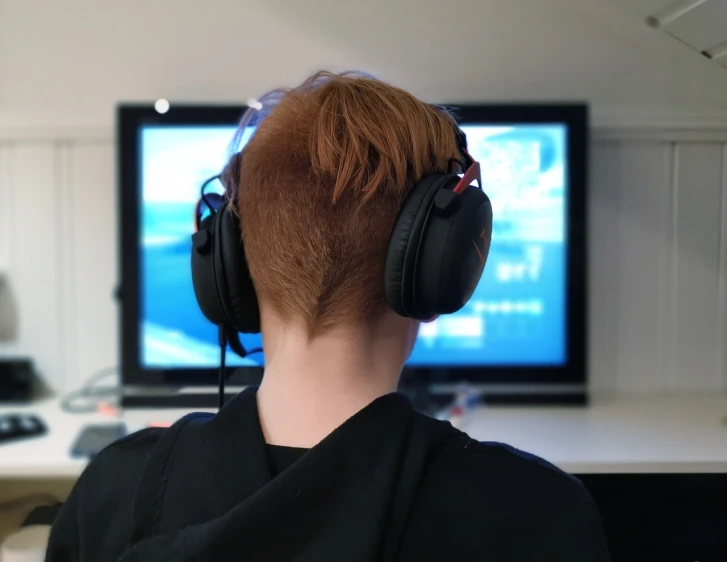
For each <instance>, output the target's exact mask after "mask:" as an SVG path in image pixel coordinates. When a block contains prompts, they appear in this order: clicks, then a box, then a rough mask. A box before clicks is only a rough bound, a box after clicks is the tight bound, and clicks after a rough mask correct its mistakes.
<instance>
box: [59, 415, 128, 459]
mask: <svg viewBox="0 0 727 562" xmlns="http://www.w3.org/2000/svg"><path fill="white" fill-rule="evenodd" d="M126 433H127V430H126V424H123V423H112V424H98V425H87V426H84V427H83V428H82V429H81V432H80V434H79V435H78V437H77V438H76V442H75V443H74V444H73V446H72V447H71V456H72V457H76V458H93V457H95V456H96V455H97V454H98V453H100V452H101V451H102V450H103V449H105V448H106V447H107V446H108V445H111V443H113V442H114V441H116V440H117V439H121V438H122V437H124V436H125V435H126Z"/></svg>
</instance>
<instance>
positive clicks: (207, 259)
mask: <svg viewBox="0 0 727 562" xmlns="http://www.w3.org/2000/svg"><path fill="white" fill-rule="evenodd" d="M217 218H218V215H217V214H213V215H210V216H209V217H207V218H205V219H204V220H202V222H201V223H200V225H199V229H198V231H197V232H195V233H194V234H193V235H192V260H191V261H192V285H193V286H194V295H195V297H196V298H197V304H198V305H199V308H200V310H201V311H202V314H204V315H205V317H206V318H207V320H209V321H210V322H212V323H213V324H216V325H220V324H224V323H225V322H226V316H225V310H224V308H223V306H222V301H221V300H220V297H219V292H218V289H217V281H216V279H215V277H216V275H215V265H214V259H215V258H214V246H215V244H216V241H215V236H214V232H215V229H216V226H215V222H216V220H217Z"/></svg>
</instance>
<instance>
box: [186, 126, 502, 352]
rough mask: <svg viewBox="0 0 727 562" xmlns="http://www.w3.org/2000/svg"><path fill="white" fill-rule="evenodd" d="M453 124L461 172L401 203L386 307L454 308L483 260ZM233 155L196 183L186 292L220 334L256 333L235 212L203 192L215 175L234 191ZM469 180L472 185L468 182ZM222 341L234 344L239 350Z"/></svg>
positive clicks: (476, 170) (476, 176)
mask: <svg viewBox="0 0 727 562" xmlns="http://www.w3.org/2000/svg"><path fill="white" fill-rule="evenodd" d="M455 131H456V134H457V143H458V146H459V150H460V154H461V156H462V160H457V159H453V160H452V161H450V168H451V165H452V164H453V163H456V164H458V165H459V167H460V169H461V170H462V171H464V175H463V176H462V177H461V178H460V176H459V175H457V174H456V173H454V172H451V173H438V174H429V175H427V176H425V177H423V178H422V179H421V180H419V181H418V182H417V183H416V184H415V185H414V187H413V188H412V190H411V192H410V193H409V195H408V196H407V198H406V200H405V202H404V205H403V206H402V209H401V211H400V213H399V217H398V218H397V221H396V225H395V226H394V230H393V233H392V235H391V239H390V241H389V248H388V253H387V256H386V265H385V268H384V272H383V278H382V282H383V283H384V289H385V294H386V300H387V301H388V304H389V306H390V307H391V308H392V309H393V310H394V312H396V313H397V314H399V315H401V316H405V317H408V318H415V319H419V320H428V319H430V318H433V317H435V316H437V315H439V314H450V313H452V312H456V311H458V310H459V309H461V308H462V307H463V306H464V305H465V304H466V303H467V301H468V300H469V299H470V297H471V296H472V293H473V292H474V290H475V288H476V287H477V283H478V282H479V280H480V277H481V276H482V272H483V270H484V268H485V263H486V261H487V255H488V253H489V249H490V239H491V236H492V205H491V203H490V199H489V198H488V197H487V195H486V194H485V192H484V191H483V190H482V180H481V178H480V165H479V163H478V162H475V161H474V160H473V158H472V157H471V156H470V155H469V153H468V152H467V139H466V137H465V135H464V133H463V132H462V131H461V130H460V129H459V128H455ZM240 160H241V153H237V154H235V155H234V156H233V157H232V159H231V161H230V164H229V165H228V168H227V169H226V172H225V173H224V174H223V177H220V176H215V177H214V178H210V180H208V181H207V182H205V184H204V185H203V187H202V199H201V200H200V202H199V204H198V205H197V211H196V216H195V219H196V226H197V232H196V233H195V234H193V235H192V280H193V283H194V292H195V295H196V297H197V302H198V303H199V307H200V308H201V309H202V312H203V313H204V315H205V316H206V317H207V319H208V320H210V322H212V323H213V324H216V325H217V326H218V327H220V329H221V333H223V332H224V331H225V329H227V331H228V332H229V331H230V330H233V331H234V332H238V333H258V332H260V309H259V305H258V300H257V296H256V294H255V288H254V287H253V283H252V279H251V278H250V272H249V270H248V266H247V260H246V258H245V247H244V244H243V240H242V234H241V225H240V220H239V217H238V215H237V213H236V212H235V211H234V210H231V209H230V203H226V202H225V200H224V199H223V197H222V196H220V195H216V194H205V193H204V189H205V187H206V185H207V184H208V183H210V182H212V181H213V180H216V179H221V180H222V181H223V183H226V184H228V185H226V186H225V187H232V188H233V189H228V190H227V192H228V193H234V189H237V186H238V185H239V179H240ZM473 181H477V183H478V186H477V187H474V186H472V185H470V184H471V183H472V182H473ZM232 204H233V205H234V203H232ZM206 210H207V211H208V214H207V216H205V211H206ZM221 337H222V336H221ZM237 341H238V342H239V338H238V340H237ZM230 343H231V346H232V348H233V350H234V351H236V352H237V353H241V352H242V353H245V352H244V348H242V349H241V350H238V349H236V347H237V346H236V345H233V342H230ZM221 344H224V342H221Z"/></svg>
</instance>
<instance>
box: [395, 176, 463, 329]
mask: <svg viewBox="0 0 727 562" xmlns="http://www.w3.org/2000/svg"><path fill="white" fill-rule="evenodd" d="M458 180H459V178H458V177H457V176H453V175H447V174H430V175H428V176H424V177H423V178H422V179H421V180H420V181H418V182H417V183H416V184H415V185H414V187H413V188H412V190H411V192H410V193H409V195H408V196H407V198H406V200H405V201H404V205H403V207H402V209H401V211H400V212H399V217H398V218H397V220H396V224H395V225H394V230H393V232H392V234H391V238H390V240H389V248H388V251H387V254H386V265H385V267H384V291H385V295H386V300H387V302H388V304H389V306H390V307H391V308H392V310H393V311H394V312H396V313H397V314H399V315H400V316H405V317H408V318H419V319H421V320H426V319H427V318H430V317H431V316H421V315H420V314H419V313H418V310H417V307H416V302H415V301H416V291H417V286H416V277H417V276H416V271H417V262H418V260H419V248H420V245H421V242H422V234H423V233H424V232H425V231H426V223H427V218H428V216H429V213H430V210H431V207H432V202H433V201H434V196H435V195H436V194H437V192H438V191H439V189H441V188H443V187H446V186H448V185H449V183H450V182H453V183H454V185H456V182H457V181H458Z"/></svg>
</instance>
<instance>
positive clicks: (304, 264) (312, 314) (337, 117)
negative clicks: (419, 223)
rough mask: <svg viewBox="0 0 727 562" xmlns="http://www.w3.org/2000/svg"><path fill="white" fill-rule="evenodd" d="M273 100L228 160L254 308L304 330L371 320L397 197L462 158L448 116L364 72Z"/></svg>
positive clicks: (313, 83)
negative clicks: (234, 175) (235, 172)
mask: <svg viewBox="0 0 727 562" xmlns="http://www.w3.org/2000/svg"><path fill="white" fill-rule="evenodd" d="M278 97H279V101H277V103H276V104H275V106H274V107H273V108H272V109H271V110H270V111H269V114H267V115H265V116H264V118H263V119H261V120H259V124H258V127H257V130H256V132H255V134H254V136H253V137H252V138H251V139H250V141H249V142H248V144H247V145H246V146H245V149H244V151H243V153H242V156H241V157H240V158H241V162H236V164H237V165H239V166H240V167H241V170H242V173H241V174H240V175H239V176H238V177H239V178H240V181H239V185H238V186H237V187H238V190H239V191H238V195H237V201H238V209H237V210H238V212H239V215H240V219H241V222H242V232H243V238H244V240H245V252H246V255H247V260H248V264H249V267H250V274H251V277H252V279H253V282H254V284H255V288H256V292H257V294H258V296H259V299H260V302H261V305H262V306H270V307H271V308H272V310H273V311H274V312H275V313H276V314H277V315H278V316H280V317H281V318H282V319H283V320H284V321H289V320H295V321H302V322H304V324H305V325H306V326H307V329H308V332H309V334H310V335H311V336H313V335H315V334H317V333H321V332H324V331H326V330H328V329H330V328H331V327H333V326H337V325H341V324H346V323H351V322H358V321H367V320H371V319H373V318H375V317H377V316H378V315H380V314H381V313H382V312H383V311H385V310H386V306H387V305H386V299H385V296H384V281H383V269H384V264H385V260H386V252H387V247H388V242H389V238H390V236H391V233H392V230H393V227H394V224H395V221H396V218H397V215H398V213H399V210H400V208H401V205H402V203H403V201H404V199H405V197H406V196H407V194H408V193H409V191H410V190H411V188H412V186H413V185H414V183H415V182H416V181H417V180H419V179H420V178H421V177H423V176H424V175H426V174H429V173H434V172H444V171H446V170H447V168H448V165H449V162H450V160H451V159H452V158H454V157H456V156H458V150H457V143H456V139H455V134H454V129H453V123H454V122H453V120H452V118H451V116H450V115H448V114H447V113H446V112H444V111H443V110H440V109H438V108H435V107H432V106H430V105H428V104H425V103H423V102H421V101H419V100H417V99H416V98H415V97H414V96H412V95H411V94H408V93H407V92H405V91H403V90H400V89H398V88H395V87H392V86H389V85H387V84H385V83H383V82H380V81H378V80H375V79H373V78H369V77H361V76H353V75H333V74H328V73H319V74H316V75H315V76H313V77H311V78H310V79H308V80H307V81H306V82H304V83H303V84H302V85H301V86H299V87H297V88H294V89H292V90H289V91H286V92H280V93H279V95H278ZM243 126H244V121H243Z"/></svg>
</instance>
